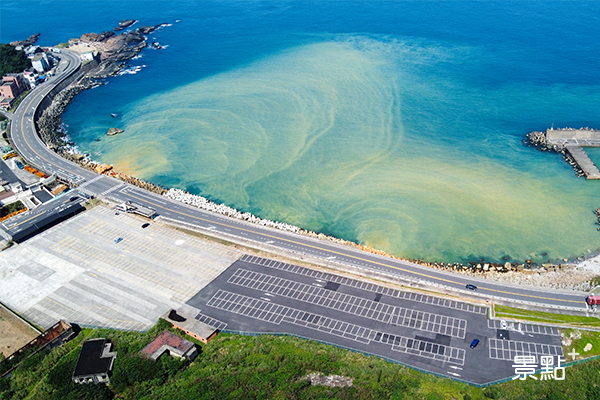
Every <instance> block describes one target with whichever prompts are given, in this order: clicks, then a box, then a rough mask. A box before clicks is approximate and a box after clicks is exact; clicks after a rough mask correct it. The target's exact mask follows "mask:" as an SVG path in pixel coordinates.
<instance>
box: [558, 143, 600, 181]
mask: <svg viewBox="0 0 600 400" xmlns="http://www.w3.org/2000/svg"><path fill="white" fill-rule="evenodd" d="M565 149H566V150H567V151H568V152H569V154H571V157H573V160H574V161H575V162H576V163H577V165H578V166H579V168H581V170H582V171H583V173H584V174H585V179H600V171H599V170H598V167H596V164H594V162H593V161H592V160H590V158H589V157H588V155H587V153H586V152H585V150H584V149H583V147H581V146H577V145H575V144H570V145H567V146H565Z"/></svg>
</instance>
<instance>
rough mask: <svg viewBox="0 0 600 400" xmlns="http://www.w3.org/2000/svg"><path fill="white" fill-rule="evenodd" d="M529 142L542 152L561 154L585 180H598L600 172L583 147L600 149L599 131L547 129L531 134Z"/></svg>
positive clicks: (587, 129) (588, 129)
mask: <svg viewBox="0 0 600 400" xmlns="http://www.w3.org/2000/svg"><path fill="white" fill-rule="evenodd" d="M527 136H528V138H529V142H530V143H531V144H533V145H534V146H536V147H538V148H541V149H542V150H550V151H556V152H559V153H562V154H563V156H564V157H565V159H566V160H567V161H568V162H569V163H570V164H571V165H573V166H574V167H575V170H576V171H578V170H579V171H580V172H578V173H579V174H583V175H585V178H586V179H600V170H598V167H597V166H596V165H595V164H594V162H593V161H592V160H591V159H590V158H589V157H588V155H587V153H586V152H585V149H584V148H585V147H600V130H598V129H590V128H580V129H573V128H561V129H554V128H550V129H547V130H546V132H531V133H530V134H529V135H527Z"/></svg>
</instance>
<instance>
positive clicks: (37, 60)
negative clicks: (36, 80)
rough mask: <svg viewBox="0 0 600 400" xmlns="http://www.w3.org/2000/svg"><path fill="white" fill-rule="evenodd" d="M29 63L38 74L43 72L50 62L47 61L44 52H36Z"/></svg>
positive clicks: (46, 69)
mask: <svg viewBox="0 0 600 400" xmlns="http://www.w3.org/2000/svg"><path fill="white" fill-rule="evenodd" d="M31 64H32V65H33V68H35V70H36V71H37V72H38V73H40V74H43V73H44V72H46V71H48V70H49V69H50V63H49V62H48V57H46V53H37V54H36V55H35V56H34V57H33V60H31Z"/></svg>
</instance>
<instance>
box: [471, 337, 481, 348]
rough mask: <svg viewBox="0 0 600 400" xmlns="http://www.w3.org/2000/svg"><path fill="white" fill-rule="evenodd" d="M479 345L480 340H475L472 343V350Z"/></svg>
mask: <svg viewBox="0 0 600 400" xmlns="http://www.w3.org/2000/svg"><path fill="white" fill-rule="evenodd" d="M478 344H479V339H473V341H472V342H471V348H472V349H474V348H475V347H477V345H478Z"/></svg>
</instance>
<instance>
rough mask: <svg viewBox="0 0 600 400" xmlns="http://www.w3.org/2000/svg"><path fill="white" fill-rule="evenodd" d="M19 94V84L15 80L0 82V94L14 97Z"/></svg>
mask: <svg viewBox="0 0 600 400" xmlns="http://www.w3.org/2000/svg"><path fill="white" fill-rule="evenodd" d="M20 94H21V92H20V91H19V86H18V85H17V84H16V83H15V82H4V81H3V82H2V86H0V96H2V97H8V98H11V99H14V98H15V97H19V95H20Z"/></svg>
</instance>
